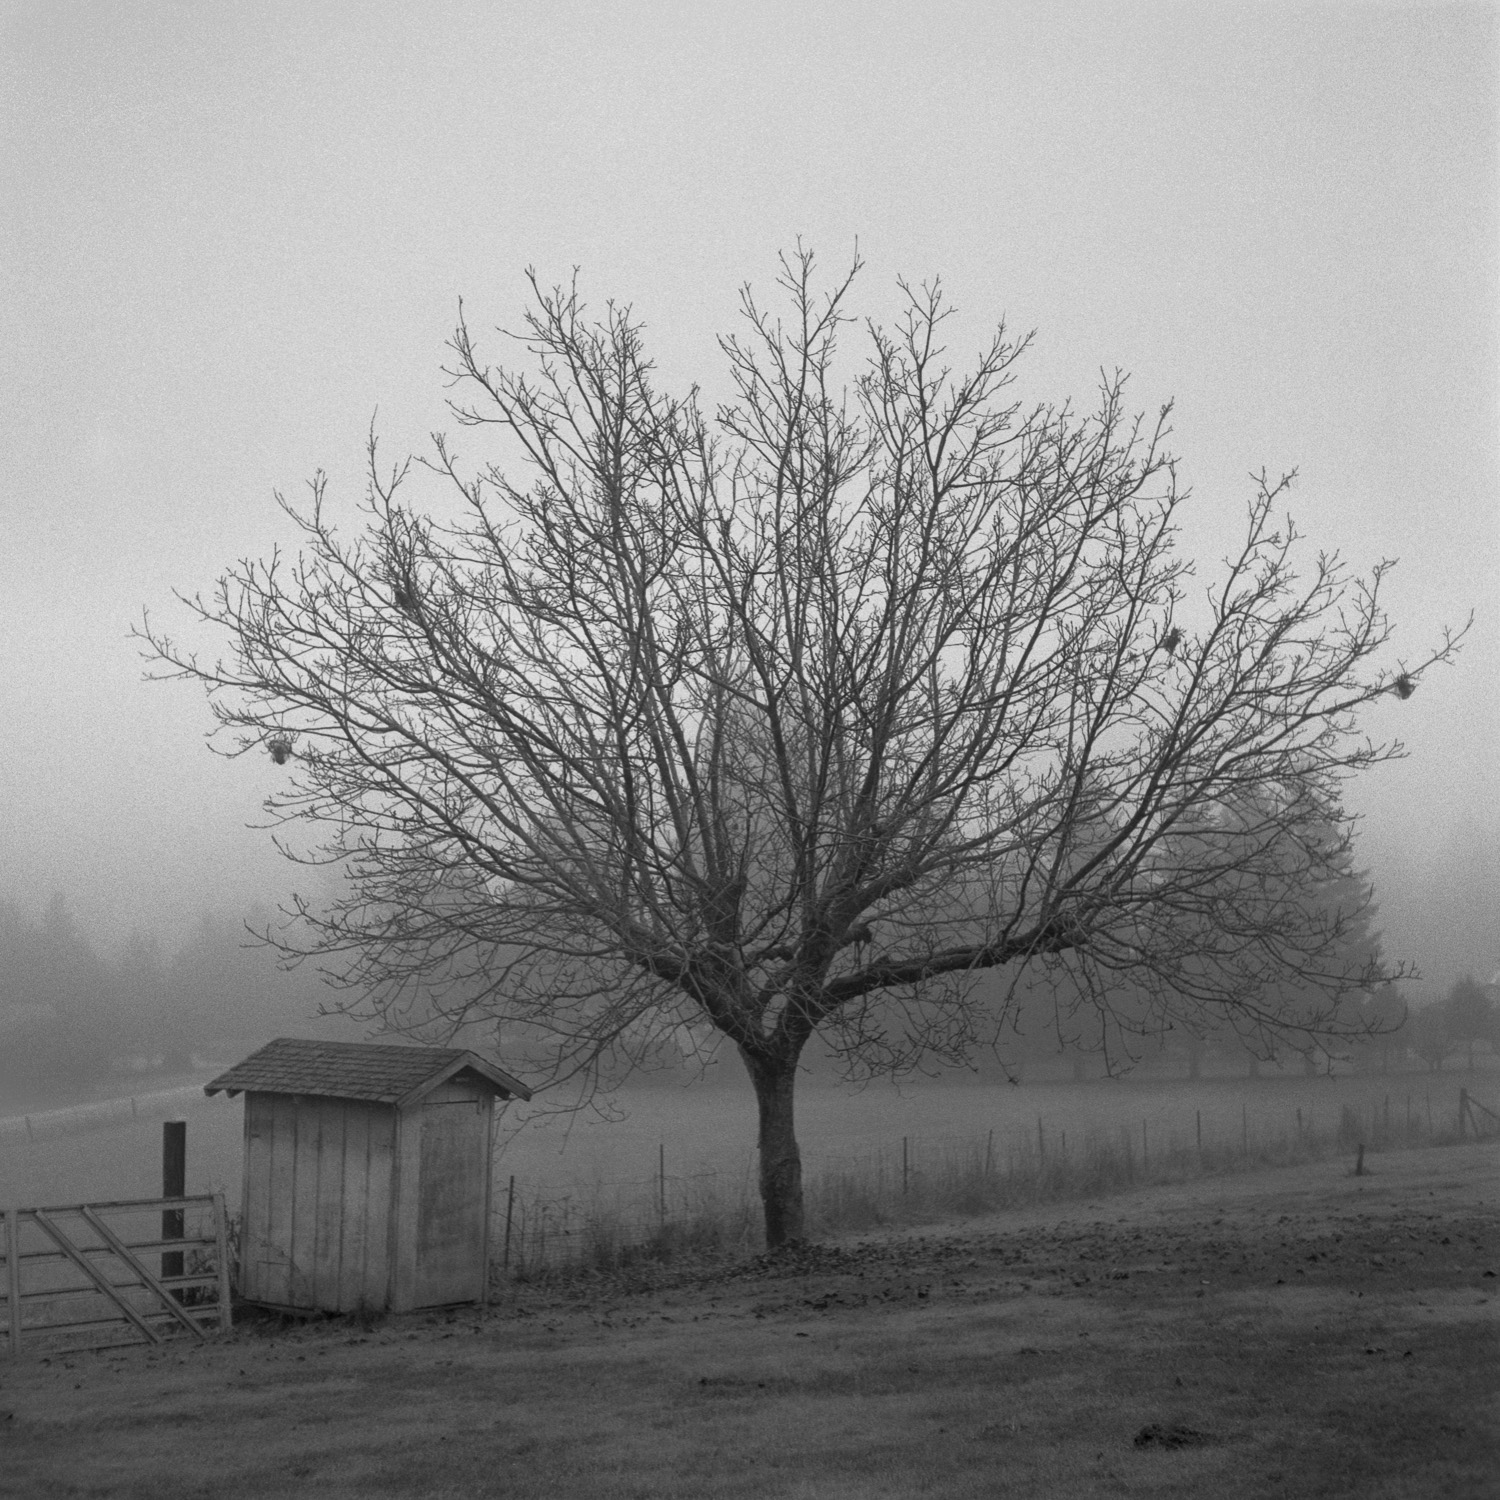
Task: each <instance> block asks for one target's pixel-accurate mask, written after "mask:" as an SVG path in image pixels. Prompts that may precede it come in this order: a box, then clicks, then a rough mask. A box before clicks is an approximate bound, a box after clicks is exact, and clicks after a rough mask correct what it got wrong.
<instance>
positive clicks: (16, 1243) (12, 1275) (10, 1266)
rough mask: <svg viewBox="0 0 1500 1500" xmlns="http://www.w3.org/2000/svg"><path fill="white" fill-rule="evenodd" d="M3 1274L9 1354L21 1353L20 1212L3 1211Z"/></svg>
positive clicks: (12, 1210)
mask: <svg viewBox="0 0 1500 1500" xmlns="http://www.w3.org/2000/svg"><path fill="white" fill-rule="evenodd" d="M5 1272H6V1284H7V1288H8V1292H7V1299H8V1301H9V1304H10V1305H9V1307H8V1308H7V1309H6V1310H7V1311H8V1312H9V1314H10V1319H9V1322H10V1352H11V1353H12V1354H19V1353H20V1352H21V1210H20V1209H18V1208H8V1209H6V1211H5Z"/></svg>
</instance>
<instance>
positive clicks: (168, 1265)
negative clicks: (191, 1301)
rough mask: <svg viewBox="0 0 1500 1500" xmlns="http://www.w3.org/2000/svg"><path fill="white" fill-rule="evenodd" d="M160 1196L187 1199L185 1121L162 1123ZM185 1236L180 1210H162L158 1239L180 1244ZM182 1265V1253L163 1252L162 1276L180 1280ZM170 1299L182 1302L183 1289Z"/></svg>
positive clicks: (179, 1289)
mask: <svg viewBox="0 0 1500 1500" xmlns="http://www.w3.org/2000/svg"><path fill="white" fill-rule="evenodd" d="M161 1195H162V1197H163V1198H185V1197H186V1196H187V1121H186V1120H163V1121H162V1126H161ZM185 1233H186V1225H185V1223H184V1214H183V1211H182V1209H180V1208H164V1209H163V1210H162V1215H161V1237H162V1238H163V1239H164V1240H180V1239H181V1238H182V1237H183V1235H184V1234H185ZM182 1273H183V1261H182V1251H181V1250H167V1251H164V1252H163V1254H162V1258H161V1274H162V1276H163V1277H164V1278H165V1277H168V1276H181V1275H182ZM172 1295H173V1296H174V1297H176V1299H177V1300H178V1301H179V1302H181V1301H182V1288H181V1287H178V1288H177V1289H176V1290H175V1291H174V1292H173V1293H172Z"/></svg>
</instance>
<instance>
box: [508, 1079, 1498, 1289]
mask: <svg viewBox="0 0 1500 1500" xmlns="http://www.w3.org/2000/svg"><path fill="white" fill-rule="evenodd" d="M1235 1124H1237V1126H1238V1128H1237V1129H1236V1128H1234V1125H1235ZM1467 1139H1476V1140H1478V1139H1500V1101H1491V1103H1489V1104H1486V1103H1484V1102H1482V1101H1481V1100H1479V1099H1478V1098H1477V1097H1476V1096H1475V1095H1474V1094H1473V1093H1472V1092H1471V1091H1470V1090H1468V1089H1459V1090H1457V1092H1456V1094H1455V1095H1450V1094H1449V1093H1448V1092H1447V1091H1441V1092H1440V1093H1439V1095H1438V1097H1436V1098H1435V1097H1434V1096H1433V1094H1432V1092H1431V1091H1430V1090H1429V1091H1424V1093H1423V1094H1422V1095H1417V1094H1415V1093H1397V1094H1389V1093H1388V1094H1386V1095H1385V1096H1384V1097H1383V1098H1381V1099H1377V1100H1375V1101H1373V1102H1371V1103H1368V1104H1350V1103H1342V1104H1338V1105H1337V1106H1325V1107H1324V1108H1322V1109H1320V1110H1317V1111H1314V1110H1313V1109H1311V1108H1307V1107H1305V1106H1301V1105H1299V1106H1297V1107H1295V1108H1294V1109H1292V1110H1289V1111H1288V1112H1287V1113H1286V1114H1285V1116H1283V1117H1281V1118H1279V1119H1267V1118H1266V1116H1265V1115H1264V1114H1263V1113H1262V1114H1260V1115H1252V1114H1251V1112H1250V1111H1249V1109H1248V1107H1246V1106H1243V1105H1242V1107H1241V1110H1240V1118H1239V1120H1238V1122H1233V1123H1231V1124H1228V1125H1226V1122H1225V1120H1224V1119H1223V1117H1222V1116H1220V1117H1217V1118H1215V1119H1210V1120H1205V1117H1204V1113H1203V1111H1202V1110H1201V1109H1196V1110H1193V1111H1192V1112H1191V1113H1190V1114H1189V1113H1181V1114H1178V1115H1176V1116H1175V1117H1173V1116H1170V1115H1167V1116H1164V1114H1163V1113H1162V1112H1157V1113H1156V1114H1155V1115H1143V1116H1142V1117H1141V1118H1140V1120H1139V1121H1138V1122H1132V1123H1129V1124H1126V1123H1114V1124H1110V1125H1107V1126H1089V1125H1085V1126H1084V1127H1083V1128H1081V1129H1079V1128H1077V1127H1075V1128H1074V1129H1072V1130H1069V1129H1066V1128H1059V1127H1057V1126H1056V1125H1055V1124H1051V1125H1049V1123H1048V1122H1047V1121H1046V1120H1045V1119H1044V1118H1043V1117H1041V1116H1038V1117H1037V1119H1036V1122H1035V1126H1034V1128H1033V1127H1030V1126H1028V1127H1026V1128H1025V1129H1021V1128H1018V1127H1014V1126H1012V1127H1011V1128H1009V1129H1006V1130H1003V1131H997V1130H989V1131H987V1132H986V1133H985V1134H984V1135H982V1136H976V1135H973V1134H969V1135H958V1134H932V1135H925V1136H916V1135H907V1136H903V1137H901V1139H900V1140H899V1141H896V1140H892V1141H890V1142H888V1143H886V1144H885V1145H883V1146H881V1147H879V1148H877V1149H875V1150H872V1151H864V1152H858V1153H849V1154H845V1155H841V1156H828V1155H825V1156H821V1157H819V1158H816V1159H814V1160H812V1161H810V1162H809V1163H808V1164H807V1166H806V1168H805V1171H804V1199H805V1205H806V1218H807V1232H808V1234H809V1235H810V1236H821V1235H828V1234H836V1233H840V1232H851V1231H857V1230H861V1229H870V1228H876V1227H879V1226H881V1225H887V1224H901V1223H918V1222H922V1221H924V1220H928V1221H930V1220H932V1219H934V1218H942V1217H947V1216H965V1215H976V1214H983V1213H990V1212H994V1211H997V1210H1002V1209H1006V1208H1014V1207H1023V1206H1027V1205H1030V1204H1036V1203H1045V1202H1051V1201H1057V1200H1062V1199H1067V1198H1078V1197H1090V1196H1095V1195H1101V1194H1106V1193H1111V1192H1118V1191H1123V1190H1126V1189H1128V1188H1131V1187H1134V1186H1140V1185H1145V1184H1151V1183H1170V1182H1176V1181H1186V1180H1190V1179H1192V1178H1195V1177H1200V1176H1204V1175H1209V1174H1214V1173H1227V1172H1235V1171H1246V1170H1250V1169H1252V1168H1255V1167H1264V1166H1284V1165H1292V1164H1295V1163H1297V1162H1305V1161H1314V1160H1319V1159H1324V1158H1327V1157H1330V1156H1333V1155H1337V1154H1355V1153H1358V1158H1359V1162H1360V1168H1361V1170H1362V1169H1363V1156H1364V1153H1365V1152H1367V1151H1368V1152H1370V1153H1379V1152H1383V1151H1391V1150H1400V1149H1403V1148H1409V1147H1417V1146H1429V1145H1443V1144H1452V1143H1457V1142H1458V1141H1461V1140H1467ZM656 1157H657V1159H656V1162H655V1163H654V1165H655V1168H656V1170H655V1172H654V1173H652V1174H651V1175H649V1176H642V1177H633V1178H617V1179H602V1178H599V1179H595V1180H594V1181H593V1182H591V1183H590V1184H588V1185H587V1186H584V1187H579V1188H575V1189H572V1190H569V1191H567V1192H562V1193H559V1192H557V1191H556V1190H555V1189H550V1188H549V1187H548V1185H547V1184H546V1183H545V1182H538V1183H527V1182H524V1181H519V1180H518V1179H517V1177H515V1176H514V1175H509V1174H507V1175H506V1176H505V1177H503V1178H502V1180H501V1182H500V1183H499V1184H498V1186H499V1191H498V1192H497V1193H496V1194H495V1196H494V1199H493V1204H494V1208H493V1212H494V1215H495V1221H494V1223H493V1224H492V1231H491V1240H490V1243H491V1245H492V1246H493V1248H494V1253H493V1256H492V1269H493V1272H494V1274H495V1276H496V1278H497V1279H498V1280H499V1281H501V1282H506V1281H509V1282H528V1281H537V1280H547V1279H550V1278H553V1277H567V1276H574V1275H577V1274H579V1273H580V1272H590V1271H592V1272H600V1273H609V1272H613V1271H618V1270H621V1269H624V1268H627V1267H629V1266H631V1265H634V1264H640V1263H644V1262H653V1261H667V1260H672V1259H676V1258H680V1257H683V1256H685V1255H712V1254H733V1253H753V1252H755V1251H758V1250H759V1249H761V1248H762V1244H763V1240H762V1232H761V1205H760V1201H759V1195H758V1191H757V1186H756V1180H755V1173H754V1170H753V1167H752V1166H751V1165H750V1164H749V1163H747V1164H746V1165H745V1167H744V1168H743V1169H742V1170H740V1171H721V1170H703V1171H693V1172H675V1171H669V1170H668V1166H669V1152H668V1146H667V1143H666V1142H665V1141H664V1142H662V1143H661V1144H660V1145H659V1147H658V1149H657V1153H656Z"/></svg>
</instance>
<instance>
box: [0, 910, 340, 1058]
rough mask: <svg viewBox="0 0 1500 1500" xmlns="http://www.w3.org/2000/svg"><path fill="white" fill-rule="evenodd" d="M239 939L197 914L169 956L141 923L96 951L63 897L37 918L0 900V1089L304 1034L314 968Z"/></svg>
mask: <svg viewBox="0 0 1500 1500" xmlns="http://www.w3.org/2000/svg"><path fill="white" fill-rule="evenodd" d="M246 943H247V934H246V932H245V929H244V927H243V926H242V925H241V923H240V922H239V921H236V920H231V919H227V918H220V917H213V916H207V915H205V916H204V917H202V918H201V919H200V920H199V922H198V924H197V926H196V927H195V928H194V930H193V931H192V933H191V935H190V936H189V937H188V939H187V941H186V942H185V943H183V945H182V946H181V947H180V948H179V949H178V950H177V951H176V952H175V953H170V954H169V953H168V952H167V951H166V950H164V949H163V947H162V945H161V943H160V941H159V940H158V939H157V938H155V937H154V936H151V935H148V934H146V933H142V932H136V933H134V934H132V936H131V937H130V939H129V941H128V942H127V943H126V944H125V945H124V947H123V949H121V950H120V951H117V952H113V953H110V952H101V951H100V949H99V948H97V947H96V946H95V944H94V943H93V942H91V941H90V940H89V938H88V937H87V936H86V935H85V934H84V932H83V931H82V930H81V929H80V927H79V925H78V923H77V921H76V920H75V918H74V916H73V913H72V912H71V910H70V909H69V906H68V902H67V899H66V897H64V896H63V895H61V894H59V895H56V896H54V897H53V898H52V899H51V901H50V902H49V903H48V904H47V906H46V908H45V910H44V911H43V912H42V914H41V915H40V917H32V916H29V915H28V914H27V913H26V912H25V911H24V910H23V909H22V908H21V907H20V906H19V905H17V904H16V903H14V902H11V901H4V900H0V1087H5V1086H11V1087H14V1086H16V1085H20V1084H24V1085H28V1086H37V1087H48V1086H61V1085H64V1084H77V1083H92V1082H96V1081H97V1080H99V1079H101V1078H104V1077H106V1076H108V1075H109V1074H111V1073H123V1074H130V1073H181V1072H185V1071H188V1070H189V1069H191V1068H192V1067H193V1066H194V1059H195V1058H209V1057H212V1058H213V1059H214V1060H215V1061H217V1060H218V1058H219V1054H220V1053H221V1052H222V1050H223V1048H224V1046H225V1044H226V1043H231V1044H232V1043H233V1042H235V1041H239V1040H247V1041H255V1040H258V1039H265V1038H269V1037H271V1036H273V1035H276V1034H278V1033H280V1032H285V1031H301V1032H303V1033H304V1034H305V1031H306V1027H307V1025H308V1022H309V1018H310V1017H312V1016H313V1015H314V1014H315V1013H316V1011H317V1008H318V999H319V989H320V986H319V984H318V981H317V978H316V976H314V975H312V974H308V973H304V974H294V975H289V974H286V973H283V972H282V971H281V970H279V969H278V968H277V967H276V965H275V963H274V961H273V960H272V959H271V958H270V957H269V956H268V955H267V954H266V952H265V951H264V950H257V949H256V948H255V947H253V946H250V947H247V946H246ZM344 1029H345V1030H347V1023H345V1027H344Z"/></svg>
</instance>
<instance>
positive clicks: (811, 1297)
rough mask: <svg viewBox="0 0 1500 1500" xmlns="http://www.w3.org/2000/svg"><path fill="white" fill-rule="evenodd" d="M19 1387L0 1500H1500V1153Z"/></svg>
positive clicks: (1204, 1187)
mask: <svg viewBox="0 0 1500 1500" xmlns="http://www.w3.org/2000/svg"><path fill="white" fill-rule="evenodd" d="M1372 1166H1373V1169H1374V1170H1373V1175H1371V1176H1367V1177H1362V1178H1354V1177H1352V1176H1351V1175H1349V1171H1348V1165H1347V1163H1321V1164H1316V1165H1313V1166H1304V1167H1297V1168H1290V1169H1285V1170H1280V1171H1272V1172H1265V1173H1260V1174H1256V1175H1254V1176H1247V1177H1242V1178H1220V1179H1216V1180H1206V1181H1204V1180H1200V1181H1196V1182H1193V1183H1190V1184H1184V1185H1182V1186H1179V1187H1169V1188H1154V1189H1149V1190H1146V1191H1142V1192H1139V1193H1136V1194H1132V1195H1130V1196H1128V1197H1120V1198H1115V1199H1109V1200H1104V1201H1101V1202H1099V1203H1094V1204H1077V1205H1065V1206H1052V1207H1049V1208H1046V1209H1037V1210H1029V1211H1025V1212H1021V1213H1011V1214H1006V1215H1003V1216H997V1217H994V1218H991V1219H985V1220H971V1221H966V1222H964V1223H961V1224H956V1225H949V1226H940V1227H937V1228H928V1229H925V1230H918V1231H912V1232H893V1233H886V1234H882V1235H878V1236H877V1235H870V1236H862V1237H859V1238H858V1239H852V1240H848V1241H844V1242H841V1243H839V1244H837V1245H833V1246H826V1247H815V1248H813V1249H810V1250H808V1251H806V1252H805V1253H803V1254H801V1255H798V1256H792V1257H780V1258H776V1259H763V1260H761V1261H759V1262H754V1263H751V1264H749V1265H746V1266H743V1267H740V1268H738V1269H736V1270H734V1271H733V1272H731V1273H729V1274H721V1275H716V1276H713V1277H706V1276H698V1277H682V1278H680V1279H679V1280H678V1282H677V1284H675V1285H666V1286H659V1287H657V1288H655V1289H653V1290H650V1291H629V1290H626V1289H621V1288H615V1289H609V1288H595V1289H593V1291H592V1292H591V1293H590V1294H589V1295H588V1296H581V1295H577V1294H574V1295H550V1296H549V1295H543V1294H541V1293H538V1292H535V1291H529V1290H527V1289H524V1288H523V1289H520V1290H519V1292H518V1295H517V1297H516V1300H515V1301H514V1302H513V1303H511V1304H510V1305H507V1306H505V1307H501V1308H496V1309H493V1310H491V1311H490V1312H489V1313H488V1314H487V1315H485V1316H477V1315H475V1314H472V1313H471V1314H467V1315H464V1314H456V1315H452V1316H438V1317H418V1318H409V1319H393V1320H389V1321H387V1322H385V1323H382V1324H379V1325H377V1326H374V1327H369V1328H360V1327H355V1326H352V1325H351V1324H350V1323H349V1322H348V1321H333V1322H328V1323H325V1324H320V1325H313V1326H309V1327H305V1328H296V1329H291V1328H289V1329H281V1328H279V1327H277V1326H276V1325H274V1324H260V1325H250V1324H247V1325H246V1326H245V1327H243V1328H242V1329H241V1330H240V1331H238V1332H237V1333H236V1334H235V1335H234V1336H233V1337H231V1338H229V1339H227V1340H224V1341H221V1342H219V1343H216V1344H213V1345H210V1346H205V1347H197V1348H190V1347H186V1346H183V1345H176V1344H174V1345H172V1346H170V1347H167V1348H162V1349H159V1350H154V1351H153V1350H145V1349H132V1350H128V1351H113V1352H107V1353H101V1354H97V1355H81V1356H80V1355H72V1356H68V1357H66V1358H55V1359H52V1360H50V1361H49V1360H46V1359H41V1358H37V1357H33V1356H27V1357H23V1358H22V1359H21V1360H20V1361H18V1362H16V1363H15V1364H7V1365H4V1366H0V1413H3V1414H4V1415H3V1416H0V1494H4V1495H7V1496H9V1495H15V1496H32V1495H37V1496H59V1497H61V1496H72V1495H79V1496H82V1495H89V1496H104V1495H110V1496H142V1497H146V1496H150V1497H153V1500H156V1497H172V1496H187V1495H201V1496H215V1497H219V1496H226V1497H238V1496H257V1497H259V1496H280V1495H310V1494H316V1495H318V1496H320V1497H342V1496H350V1497H352V1496H366V1495H396V1496H408V1495H409V1496H422V1497H438V1496H444V1497H446V1496H465V1497H468V1496H479V1495H484V1496H490V1495H494V1496H505V1497H533V1496H534V1497H538V1500H542V1497H546V1500H556V1497H563V1496H572V1495H579V1496H583V1495H587V1496H591V1497H595V1496H598V1497H616V1496H618V1497H641V1500H648V1497H649V1500H656V1497H666V1496H672V1497H676V1496H681V1497H699V1496H724V1497H729V1496H735V1497H742V1496H743V1497H755V1496H788V1497H799V1500H800V1497H811V1496H817V1497H819V1500H824V1497H856V1496H858V1497H863V1496H908V1495H923V1494H931V1495H934V1496H943V1497H950V1496H951V1497H958V1500H963V1497H967V1496H981V1495H983V1496H993V1495H1002V1494H1003V1495H1007V1496H1011V1495H1014V1496H1029V1495H1034V1496H1046V1497H1049V1500H1050V1497H1066V1496H1074V1495H1076V1496H1095V1495H1101V1494H1138V1495H1143V1496H1144V1495H1152V1496H1156V1495H1182V1496H1204V1495H1214V1496H1229V1497H1233V1496H1261V1495H1291V1496H1303V1495H1328V1496H1333V1495H1349V1496H1355V1495H1357V1496H1360V1497H1362V1500H1367V1497H1391V1500H1396V1497H1400V1500H1414V1497H1420V1496H1427V1495H1432V1496H1438V1495H1441V1496H1445V1497H1466V1496H1474V1497H1479V1496H1486V1497H1487V1496H1490V1495H1493V1494H1495V1493H1500V1420H1497V1419H1500V1412H1497V1404H1496V1392H1497V1390H1500V1316H1497V1314H1500V1295H1497V1292H1500V1281H1497V1279H1496V1273H1497V1272H1500V1148H1497V1147H1495V1146H1466V1147H1458V1148H1451V1149H1446V1150H1432V1151H1422V1152H1408V1153H1401V1154H1397V1155H1391V1156H1383V1157H1377V1158H1374V1159H1373V1162H1372Z"/></svg>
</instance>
